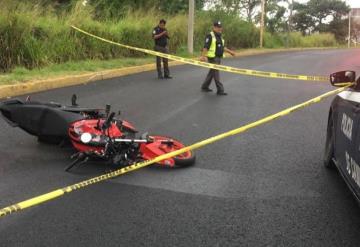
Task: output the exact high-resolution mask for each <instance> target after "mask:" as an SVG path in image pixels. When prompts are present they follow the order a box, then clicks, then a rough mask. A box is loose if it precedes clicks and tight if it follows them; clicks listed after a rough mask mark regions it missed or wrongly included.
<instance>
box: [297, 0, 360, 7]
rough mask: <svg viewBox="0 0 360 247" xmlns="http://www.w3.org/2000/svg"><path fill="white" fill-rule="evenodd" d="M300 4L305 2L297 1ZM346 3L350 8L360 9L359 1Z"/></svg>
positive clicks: (348, 0)
mask: <svg viewBox="0 0 360 247" xmlns="http://www.w3.org/2000/svg"><path fill="white" fill-rule="evenodd" d="M297 1H298V2H301V3H306V2H307V0H297ZM346 3H347V4H348V5H350V7H351V8H360V0H346Z"/></svg>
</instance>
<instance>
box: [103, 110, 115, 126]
mask: <svg viewBox="0 0 360 247" xmlns="http://www.w3.org/2000/svg"><path fill="white" fill-rule="evenodd" d="M114 116H115V112H112V113H111V114H110V115H109V117H108V118H107V119H106V120H105V122H104V123H103V125H102V130H106V129H108V128H109V127H110V123H111V121H112V120H113V118H114Z"/></svg>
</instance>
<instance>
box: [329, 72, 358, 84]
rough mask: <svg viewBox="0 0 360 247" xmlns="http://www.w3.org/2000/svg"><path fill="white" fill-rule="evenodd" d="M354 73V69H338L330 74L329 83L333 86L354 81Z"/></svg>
mask: <svg viewBox="0 0 360 247" xmlns="http://www.w3.org/2000/svg"><path fill="white" fill-rule="evenodd" d="M355 79H356V73H355V71H350V70H346V71H339V72H336V73H332V74H331V75H330V83H331V85H333V86H335V87H342V86H344V85H343V83H347V82H355Z"/></svg>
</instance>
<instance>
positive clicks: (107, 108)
mask: <svg viewBox="0 0 360 247" xmlns="http://www.w3.org/2000/svg"><path fill="white" fill-rule="evenodd" d="M110 109H111V105H106V106H105V115H106V117H108V116H109V113H110Z"/></svg>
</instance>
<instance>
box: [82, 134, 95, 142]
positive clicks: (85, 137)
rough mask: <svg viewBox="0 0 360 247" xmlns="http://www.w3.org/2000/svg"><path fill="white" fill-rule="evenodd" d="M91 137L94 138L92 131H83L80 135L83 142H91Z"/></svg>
mask: <svg viewBox="0 0 360 247" xmlns="http://www.w3.org/2000/svg"><path fill="white" fill-rule="evenodd" d="M91 139H92V136H91V134H90V133H83V134H81V136H80V140H81V142H82V143H85V144H86V143H89V142H91Z"/></svg>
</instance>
